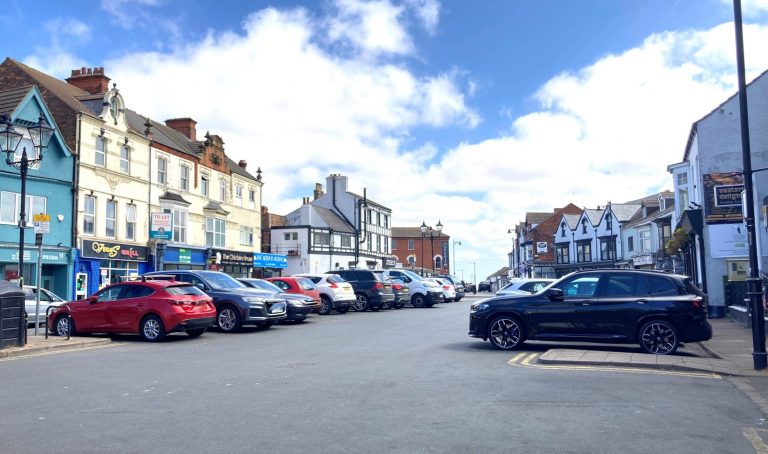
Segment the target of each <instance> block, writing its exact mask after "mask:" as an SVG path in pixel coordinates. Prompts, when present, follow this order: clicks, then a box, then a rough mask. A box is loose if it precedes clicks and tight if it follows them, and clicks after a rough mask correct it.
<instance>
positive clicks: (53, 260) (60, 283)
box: [0, 245, 72, 300]
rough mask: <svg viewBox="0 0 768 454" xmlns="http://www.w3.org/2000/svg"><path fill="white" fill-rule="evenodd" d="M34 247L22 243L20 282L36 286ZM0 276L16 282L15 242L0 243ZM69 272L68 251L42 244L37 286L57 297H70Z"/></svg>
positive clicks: (70, 257) (70, 270) (16, 247)
mask: <svg viewBox="0 0 768 454" xmlns="http://www.w3.org/2000/svg"><path fill="white" fill-rule="evenodd" d="M37 259H38V249H37V247H35V246H31V245H25V248H24V284H25V285H37ZM0 273H2V274H0V275H2V278H3V279H5V280H7V281H11V282H14V283H18V279H19V247H18V245H7V246H5V245H3V246H0ZM71 273H72V254H71V251H70V250H69V249H68V248H57V247H55V246H54V247H50V246H48V247H45V246H44V247H43V252H42V267H41V275H40V286H41V287H43V288H45V289H48V290H50V291H52V292H53V293H55V294H57V295H58V296H60V297H62V298H64V299H66V300H70V299H72V288H71V287H70V285H69V276H70V275H71Z"/></svg>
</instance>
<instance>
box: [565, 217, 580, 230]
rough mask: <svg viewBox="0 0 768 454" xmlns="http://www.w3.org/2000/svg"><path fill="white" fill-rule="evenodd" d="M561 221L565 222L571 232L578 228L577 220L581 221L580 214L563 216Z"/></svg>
mask: <svg viewBox="0 0 768 454" xmlns="http://www.w3.org/2000/svg"><path fill="white" fill-rule="evenodd" d="M563 219H564V220H565V224H566V225H567V226H568V228H570V229H571V230H575V229H576V227H578V226H579V219H581V215H580V214H564V215H563Z"/></svg>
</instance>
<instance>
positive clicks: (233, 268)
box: [208, 249, 253, 277]
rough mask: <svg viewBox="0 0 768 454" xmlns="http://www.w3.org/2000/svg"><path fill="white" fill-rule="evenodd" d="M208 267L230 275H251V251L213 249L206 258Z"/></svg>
mask: <svg viewBox="0 0 768 454" xmlns="http://www.w3.org/2000/svg"><path fill="white" fill-rule="evenodd" d="M208 269H210V270H213V271H222V272H224V273H227V274H229V275H230V276H232V277H251V272H252V271H253V252H245V251H229V250H225V249H213V250H212V253H211V256H210V257H209V258H208Z"/></svg>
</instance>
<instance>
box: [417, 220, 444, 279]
mask: <svg viewBox="0 0 768 454" xmlns="http://www.w3.org/2000/svg"><path fill="white" fill-rule="evenodd" d="M419 229H420V230H421V261H422V266H421V275H422V276H423V275H424V263H423V262H424V240H425V239H426V237H427V232H429V252H430V254H432V259H431V260H432V264H431V265H430V267H429V268H430V269H431V270H432V274H435V249H434V238H435V236H434V231H435V230H437V236H438V238H439V237H440V232H441V231H442V230H443V224H442V223H441V222H440V220H439V219H438V220H437V225H435V228H434V229H433V228H432V226H429V225H427V224H426V223H425V222H424V221H423V220H422V221H421V226H419Z"/></svg>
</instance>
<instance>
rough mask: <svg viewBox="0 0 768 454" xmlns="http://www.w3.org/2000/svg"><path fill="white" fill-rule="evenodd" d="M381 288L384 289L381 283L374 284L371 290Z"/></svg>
mask: <svg viewBox="0 0 768 454" xmlns="http://www.w3.org/2000/svg"><path fill="white" fill-rule="evenodd" d="M383 288H384V284H382V283H381V282H376V283H375V284H373V290H381V289H383Z"/></svg>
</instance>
